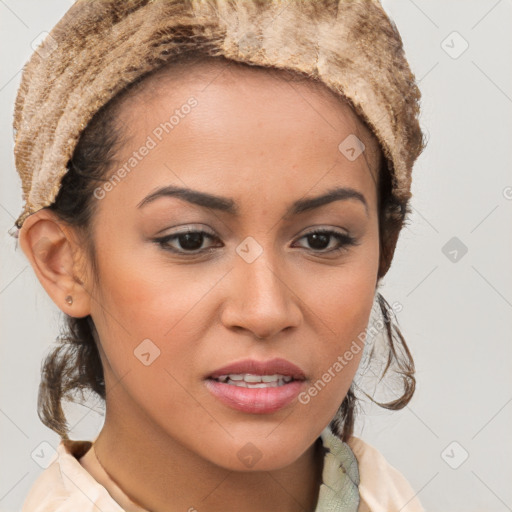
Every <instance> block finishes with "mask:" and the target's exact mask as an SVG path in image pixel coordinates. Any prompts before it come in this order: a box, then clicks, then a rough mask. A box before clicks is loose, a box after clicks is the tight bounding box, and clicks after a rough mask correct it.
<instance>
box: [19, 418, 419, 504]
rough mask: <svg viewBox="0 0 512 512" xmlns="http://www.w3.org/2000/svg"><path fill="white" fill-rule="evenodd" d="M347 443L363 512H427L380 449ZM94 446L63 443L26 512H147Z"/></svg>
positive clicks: (328, 435) (327, 470) (326, 440)
mask: <svg viewBox="0 0 512 512" xmlns="http://www.w3.org/2000/svg"><path fill="white" fill-rule="evenodd" d="M320 437H321V438H322V443H323V445H324V447H331V448H332V447H333V446H334V445H337V444H338V443H341V440H340V439H339V438H338V437H336V436H334V435H333V434H332V432H331V431H330V430H329V428H328V427H326V429H324V431H323V432H322V433H321V436H320ZM347 444H348V445H349V447H350V448H351V450H352V452H353V453H354V455H355V457H356V459H357V463H358V468H359V479H360V482H359V496H360V502H359V508H358V509H357V512H399V511H400V512H425V509H424V508H423V507H422V506H421V504H420V502H419V500H418V498H417V496H416V493H415V492H414V490H413V489H412V487H411V486H410V484H409V483H408V481H407V480H406V479H405V478H404V476H403V475H402V474H401V473H400V472H399V471H398V470H397V469H396V468H394V467H393V466H391V465H390V464H389V463H388V462H387V461H386V459H385V458H384V456H383V455H382V454H381V453H380V452H379V451H378V450H377V449H376V448H374V447H373V446H372V445H370V444H368V443H366V442H365V441H363V440H362V439H360V438H358V437H355V436H352V438H351V439H350V440H349V441H348V443H347ZM91 446H92V442H91V441H75V440H63V441H61V442H60V444H59V446H58V447H57V454H56V459H55V460H54V461H53V462H52V463H51V464H50V465H49V466H48V467H47V468H46V469H45V470H44V471H43V472H42V473H41V474H40V475H39V476H38V478H37V479H36V481H35V482H34V484H33V485H32V487H31V489H30V491H29V494H28V495H27V497H26V499H25V502H24V504H23V508H22V512H122V511H126V512H147V511H146V510H145V509H142V508H140V507H139V506H138V505H137V504H135V503H134V502H133V501H132V500H131V499H130V498H129V497H128V496H127V495H126V494H125V492H124V491H123V490H122V489H121V488H120V487H119V486H118V485H117V484H116V483H115V482H114V481H113V480H112V479H111V478H110V477H109V475H108V474H107V473H106V472H105V470H104V469H103V468H102V466H101V465H100V464H99V462H98V460H97V458H96V456H95V454H94V450H91V449H90V448H91ZM331 460H332V459H331ZM325 461H327V458H325V459H324V469H323V475H322V481H323V484H322V486H324V483H326V482H327V485H328V482H329V479H332V478H333V475H334V476H335V475H336V470H337V468H334V467H332V466H331V467H328V466H326V464H325ZM330 464H332V463H330ZM326 489H327V488H326ZM322 495H323V493H321V495H320V497H319V503H318V504H317V509H316V511H317V512H336V511H337V510H339V508H338V507H336V506H334V508H333V507H331V506H326V505H322V504H321V503H320V500H321V498H322Z"/></svg>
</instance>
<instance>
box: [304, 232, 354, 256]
mask: <svg viewBox="0 0 512 512" xmlns="http://www.w3.org/2000/svg"><path fill="white" fill-rule="evenodd" d="M302 238H306V239H307V240H308V244H309V246H310V248H312V249H313V250H314V252H319V251H321V252H323V253H332V252H337V251H343V250H348V247H349V246H353V245H358V243H357V242H356V239H355V238H354V237H352V236H350V235H347V234H345V233H339V232H338V231H333V230H328V229H319V230H316V231H311V232H310V233H307V234H306V235H304V236H302V237H301V239H302ZM332 239H335V240H337V241H338V245H337V247H334V248H330V249H328V250H326V249H327V248H328V247H329V245H330V242H331V241H332Z"/></svg>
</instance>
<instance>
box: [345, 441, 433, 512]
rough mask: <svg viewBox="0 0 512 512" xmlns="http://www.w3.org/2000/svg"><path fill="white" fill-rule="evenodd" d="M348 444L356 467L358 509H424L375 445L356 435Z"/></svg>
mask: <svg viewBox="0 0 512 512" xmlns="http://www.w3.org/2000/svg"><path fill="white" fill-rule="evenodd" d="M347 444H348V446H349V447H350V449H351V450H352V452H353V453H354V455H355V456H356V459H357V462H358V466H359V479H360V482H359V494H360V497H361V502H362V505H361V507H360V509H359V512H367V511H371V512H394V511H396V512H398V511H400V512H425V509H424V508H423V507H422V505H421V504H420V502H419V499H418V497H417V496H416V492H415V491H414V489H413V488H412V487H411V485H410V484H409V482H408V481H407V480H406V478H405V477H404V476H403V475H402V473H400V472H399V471H398V470H397V469H396V468H395V467H393V466H392V465H391V464H389V463H388V461H387V460H386V459H385V457H384V456H383V455H382V454H381V453H380V452H379V450H377V448H375V447H374V446H372V445H371V444H369V443H367V442H365V441H363V440H362V439H360V438H359V437H356V436H352V437H351V438H350V439H349V440H348V441H347Z"/></svg>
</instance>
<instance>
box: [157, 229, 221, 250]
mask: <svg viewBox="0 0 512 512" xmlns="http://www.w3.org/2000/svg"><path fill="white" fill-rule="evenodd" d="M207 238H208V239H210V240H215V239H216V237H215V236H213V235H211V234H210V233H207V232H206V231H192V230H188V231H183V232H181V233H173V234H172V235H167V236H164V237H160V238H155V240H154V241H155V242H156V243H157V244H158V245H159V246H160V247H161V248H162V249H165V250H167V251H171V252H175V253H179V254H187V253H190V254H198V253H201V252H206V251H208V250H210V249H211V248H206V249H204V248H202V246H203V243H204V241H205V239H207ZM174 241H175V242H176V243H177V245H179V247H176V246H173V245H172V244H171V242H174Z"/></svg>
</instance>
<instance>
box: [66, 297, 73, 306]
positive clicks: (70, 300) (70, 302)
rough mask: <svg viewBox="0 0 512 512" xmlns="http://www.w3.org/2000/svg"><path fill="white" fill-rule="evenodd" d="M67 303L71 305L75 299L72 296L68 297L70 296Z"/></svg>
mask: <svg viewBox="0 0 512 512" xmlns="http://www.w3.org/2000/svg"><path fill="white" fill-rule="evenodd" d="M66 302H67V303H68V304H69V305H71V304H73V297H71V295H68V296H67V297H66Z"/></svg>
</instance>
